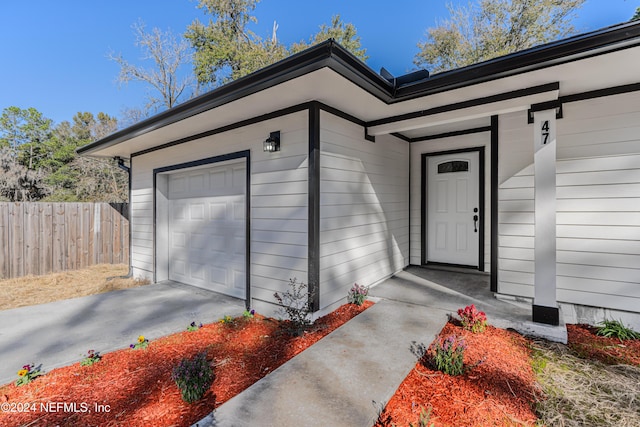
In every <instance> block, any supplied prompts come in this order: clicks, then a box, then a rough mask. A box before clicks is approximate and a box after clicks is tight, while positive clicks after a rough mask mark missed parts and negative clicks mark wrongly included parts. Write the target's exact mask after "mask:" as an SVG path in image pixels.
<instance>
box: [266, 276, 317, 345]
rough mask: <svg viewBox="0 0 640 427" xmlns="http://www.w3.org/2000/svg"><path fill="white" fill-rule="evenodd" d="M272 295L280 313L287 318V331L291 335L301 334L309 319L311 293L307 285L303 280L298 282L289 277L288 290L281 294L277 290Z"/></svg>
mask: <svg viewBox="0 0 640 427" xmlns="http://www.w3.org/2000/svg"><path fill="white" fill-rule="evenodd" d="M273 297H274V298H275V299H276V301H278V304H280V306H281V307H280V310H279V311H280V314H281V315H282V316H285V317H286V318H287V320H289V325H290V327H288V328H287V329H288V332H289V333H291V334H292V335H296V336H298V335H302V334H303V333H304V331H306V330H307V329H308V328H309V326H311V324H312V323H313V322H312V321H311V313H312V306H311V300H312V299H313V293H312V292H309V291H308V287H307V285H306V284H304V283H303V282H300V283H298V282H297V279H295V278H293V279H289V290H287V291H286V292H284V293H283V294H282V295H281V294H279V293H278V292H276V293H274V294H273Z"/></svg>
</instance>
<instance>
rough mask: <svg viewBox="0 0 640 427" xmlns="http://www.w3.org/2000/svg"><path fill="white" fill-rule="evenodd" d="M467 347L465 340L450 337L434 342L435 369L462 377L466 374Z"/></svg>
mask: <svg viewBox="0 0 640 427" xmlns="http://www.w3.org/2000/svg"><path fill="white" fill-rule="evenodd" d="M466 348H467V345H466V343H465V341H464V339H463V338H459V337H457V336H455V335H449V336H448V337H446V338H444V339H438V340H437V341H435V342H434V345H433V346H432V352H431V363H432V365H433V367H434V368H435V369H436V370H438V371H441V372H444V373H445V374H447V375H461V374H463V373H464V371H465V368H464V361H463V359H464V351H465V349H466Z"/></svg>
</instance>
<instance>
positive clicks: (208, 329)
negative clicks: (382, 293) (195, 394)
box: [0, 301, 373, 426]
mask: <svg viewBox="0 0 640 427" xmlns="http://www.w3.org/2000/svg"><path fill="white" fill-rule="evenodd" d="M372 304H373V303H372V302H370V301H366V302H365V303H364V305H363V306H360V307H358V306H355V305H353V304H346V305H343V306H342V307H340V308H338V309H337V310H335V311H333V312H332V313H330V314H328V315H326V316H324V317H322V318H320V319H318V320H317V321H316V322H315V323H314V325H313V327H312V329H311V330H310V331H308V332H306V333H305V334H304V335H303V336H300V337H292V336H290V335H288V334H286V333H284V332H283V331H282V329H281V324H280V322H278V321H276V320H274V319H270V318H264V317H262V316H258V315H256V317H255V318H254V319H251V320H245V319H242V318H240V319H237V320H236V321H235V322H234V323H233V324H221V323H214V324H209V325H204V326H203V327H202V328H200V329H199V330H197V331H193V332H187V331H185V332H181V333H178V334H174V335H170V336H168V337H165V338H162V339H159V340H155V341H153V342H151V343H150V344H149V347H148V348H147V349H144V350H143V349H140V350H131V349H126V350H120V351H115V352H113V353H108V354H105V355H104V357H103V358H102V360H101V361H99V362H98V363H96V364H94V365H93V366H88V367H81V366H80V364H79V363H76V364H74V365H71V366H67V367H64V368H60V369H55V370H53V371H51V372H48V373H46V375H44V376H42V377H39V378H37V379H35V380H34V381H33V382H32V383H30V384H28V385H25V386H22V387H16V386H15V385H14V384H8V385H6V386H3V387H0V403H10V404H11V403H16V405H18V404H19V405H20V406H14V409H15V408H17V407H22V404H24V403H29V404H33V403H35V405H34V407H33V408H34V409H35V410H34V411H30V412H26V413H24V412H23V413H15V412H14V413H8V412H0V425H1V426H16V425H23V424H29V425H38V426H52V425H59V426H78V425H86V426H90V425H100V426H189V425H191V424H193V423H195V422H197V421H198V420H200V419H201V418H203V417H204V416H206V415H207V414H209V413H210V412H212V411H213V410H214V408H215V407H216V406H219V405H221V404H222V403H224V402H226V401H227V400H229V399H230V398H232V397H233V396H235V395H236V394H238V393H240V392H241V391H242V390H244V389H246V388H247V387H249V386H250V385H251V384H253V383H255V382H256V381H258V380H259V379H260V378H262V377H264V376H266V375H267V374H269V373H270V372H272V371H273V370H274V369H276V368H277V367H278V366H280V365H282V364H283V363H284V362H286V361H287V360H289V359H291V358H292V357H294V356H295V355H297V354H298V353H300V352H302V351H303V350H304V349H306V348H307V347H309V346H310V345H312V344H313V343H315V342H316V341H318V340H320V339H321V338H322V337H324V336H325V335H327V334H329V333H330V332H331V331H333V330H334V329H336V328H338V327H339V326H341V325H342V324H344V323H345V322H346V321H347V320H349V319H351V318H353V317H355V316H356V315H358V314H359V313H361V312H362V311H364V310H365V309H366V308H368V307H370V306H371V305H372ZM186 326H187V325H185V328H186ZM132 340H135V338H134V337H132ZM96 350H98V351H99V350H100V349H96ZM205 350H206V351H207V353H208V357H209V359H210V360H212V361H213V363H214V364H215V366H216V367H215V375H216V378H215V381H214V383H213V385H212V386H211V388H210V389H209V391H208V392H207V393H206V394H205V396H204V398H203V399H202V400H200V401H198V402H196V403H194V404H191V405H189V404H187V403H185V402H184V401H183V400H182V398H181V397H180V392H179V390H178V388H177V387H176V385H175V383H174V382H173V380H172V379H171V371H172V369H173V367H174V366H176V365H177V364H178V363H179V362H180V360H182V359H183V358H185V357H191V356H193V355H195V354H197V353H199V352H202V351H205ZM49 402H50V403H52V405H50V406H49V408H53V409H56V408H57V406H55V405H57V404H58V403H60V404H64V403H66V404H67V405H69V404H74V403H75V404H76V408H75V409H77V410H78V412H75V413H74V412H73V411H72V410H73V409H74V408H73V407H69V406H68V407H67V408H66V409H65V408H64V407H61V408H59V409H58V410H59V411H60V412H52V411H49V412H47V411H43V410H41V409H42V408H41V406H40V404H41V403H43V404H47V403H49ZM83 404H86V405H88V407H85V406H83ZM96 404H97V405H105V406H104V407H103V411H96V409H95V406H94V405H96ZM106 405H108V406H106ZM105 408H108V412H106V411H105ZM85 409H87V411H86V412H85V411H84V410H85ZM30 423H32V424H30Z"/></svg>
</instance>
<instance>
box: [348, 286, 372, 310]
mask: <svg viewBox="0 0 640 427" xmlns="http://www.w3.org/2000/svg"><path fill="white" fill-rule="evenodd" d="M367 295H369V288H368V287H367V286H360V285H358V284H357V283H354V285H353V286H352V287H351V289H349V293H348V294H347V302H348V303H349V304H355V305H362V304H364V302H365V301H366V300H367Z"/></svg>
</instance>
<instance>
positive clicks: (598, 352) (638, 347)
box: [567, 325, 640, 366]
mask: <svg viewBox="0 0 640 427" xmlns="http://www.w3.org/2000/svg"><path fill="white" fill-rule="evenodd" d="M597 330H598V328H596V327H594V326H589V325H567V335H568V337H569V347H571V349H572V350H573V351H574V352H576V353H577V354H578V355H579V356H580V357H582V358H585V359H597V360H600V361H601V362H603V363H606V364H609V365H618V364H625V365H635V366H640V340H625V341H620V340H619V339H617V338H607V337H601V336H598V335H596V331H597Z"/></svg>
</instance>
